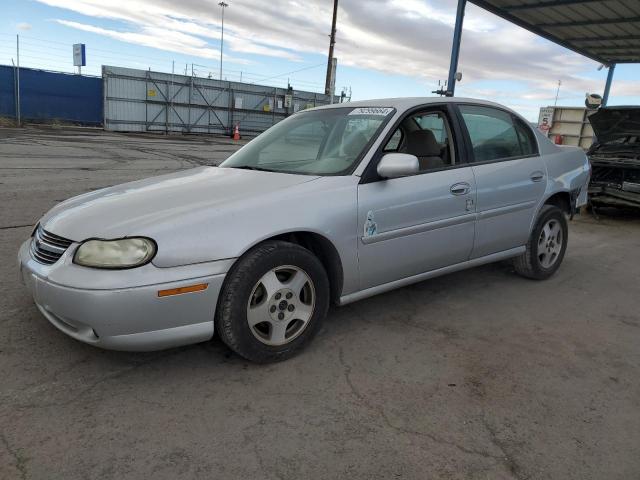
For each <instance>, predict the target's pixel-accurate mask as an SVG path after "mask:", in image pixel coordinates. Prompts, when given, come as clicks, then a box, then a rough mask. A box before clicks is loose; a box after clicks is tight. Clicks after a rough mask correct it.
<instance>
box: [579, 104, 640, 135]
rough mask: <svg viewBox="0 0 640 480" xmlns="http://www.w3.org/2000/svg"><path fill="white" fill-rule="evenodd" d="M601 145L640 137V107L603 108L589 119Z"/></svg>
mask: <svg viewBox="0 0 640 480" xmlns="http://www.w3.org/2000/svg"><path fill="white" fill-rule="evenodd" d="M589 122H591V125H592V126H593V131H594V132H595V134H596V137H598V142H599V143H605V142H610V141H612V140H615V139H618V138H624V137H628V136H633V135H640V107H607V108H601V109H600V110H598V111H597V112H596V113H594V114H593V115H591V116H590V117H589Z"/></svg>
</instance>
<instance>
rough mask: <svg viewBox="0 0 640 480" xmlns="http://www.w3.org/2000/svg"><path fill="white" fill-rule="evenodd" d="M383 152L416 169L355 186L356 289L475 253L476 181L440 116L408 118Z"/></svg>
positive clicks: (439, 113)
mask: <svg viewBox="0 0 640 480" xmlns="http://www.w3.org/2000/svg"><path fill="white" fill-rule="evenodd" d="M384 150H385V151H387V152H389V151H395V152H402V153H409V154H413V155H416V156H417V157H418V160H419V162H420V165H421V171H420V174H417V175H413V176H410V177H403V178H394V179H386V180H385V179H377V180H375V179H374V180H373V181H370V182H368V183H362V184H360V185H359V186H358V228H359V230H360V231H359V233H358V261H359V266H360V288H361V289H366V288H370V287H374V286H377V285H382V284H385V283H388V282H392V281H394V280H399V279H402V278H405V277H410V276H413V275H417V274H420V273H424V272H428V271H430V270H435V269H438V268H441V267H445V266H448V265H452V264H456V263H460V262H464V261H466V260H467V259H468V258H469V255H470V254H471V249H472V247H473V237H474V228H475V226H474V224H475V192H476V186H475V180H474V176H473V171H472V167H471V166H469V165H466V164H462V163H460V161H459V160H458V159H457V158H456V157H457V156H456V148H455V142H454V141H453V138H452V130H451V128H450V122H449V119H448V116H447V114H446V111H444V110H442V111H430V110H428V111H425V112H419V113H417V114H412V115H409V116H408V117H407V118H406V119H405V120H403V121H402V123H401V124H400V126H399V127H398V130H397V132H396V133H394V134H393V135H392V136H391V139H390V141H389V143H388V144H387V146H386V147H385V149H384ZM383 153H384V152H383Z"/></svg>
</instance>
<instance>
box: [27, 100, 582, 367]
mask: <svg viewBox="0 0 640 480" xmlns="http://www.w3.org/2000/svg"><path fill="white" fill-rule="evenodd" d="M589 174H590V170H589V164H588V162H587V159H586V157H585V154H584V152H582V151H581V150H580V149H578V148H572V147H558V146H555V145H553V144H552V143H551V142H550V141H549V140H548V139H547V138H545V137H544V136H542V135H541V134H540V133H538V132H537V131H534V130H533V129H532V128H531V127H530V126H529V124H528V123H527V122H526V121H525V120H524V119H523V118H521V117H520V116H519V115H518V114H516V113H515V112H513V111H511V110H509V109H507V108H505V107H502V106H500V105H496V104H493V103H489V102H482V101H477V100H469V99H447V98H405V99H386V100H375V101H368V102H354V103H348V104H339V105H333V106H329V107H322V108H318V109H311V110H307V111H303V112H299V113H297V114H295V115H292V116H291V117H289V118H287V119H286V120H284V121H282V122H280V123H279V124H277V125H275V126H274V127H272V128H271V129H269V130H268V131H267V132H265V133H263V134H262V135H260V136H259V137H257V138H256V139H254V140H253V141H251V142H250V143H248V144H247V145H246V146H245V147H243V148H242V149H240V150H239V151H237V152H236V153H235V154H233V155H232V156H231V157H230V158H228V159H227V160H226V161H225V162H224V163H223V164H222V165H220V167H202V168H196V169H193V170H187V171H183V172H180V173H176V174H171V175H164V176H160V177H155V178H151V179H147V180H142V181H137V182H132V183H127V184H124V185H120V186H115V187H110V188H106V189H103V190H98V191H95V192H91V193H87V194H85V195H80V196H78V197H75V198H71V199H70V200H67V201H65V202H62V203H61V204H59V205H57V206H56V207H54V208H53V209H52V210H51V211H50V212H48V213H47V214H46V215H45V216H44V217H43V218H42V219H41V220H40V221H39V223H38V224H37V226H36V228H35V229H34V231H33V234H32V236H31V238H29V239H27V240H26V241H25V242H24V244H23V245H22V247H21V249H20V252H19V265H20V272H21V278H22V280H23V281H24V283H25V285H26V286H27V287H28V289H29V290H30V291H31V293H32V295H33V298H34V301H35V304H36V306H37V308H38V309H39V310H40V311H41V312H42V314H43V315H44V316H45V317H46V318H47V319H48V320H49V321H50V322H51V323H52V324H53V325H55V326H56V327H57V328H58V329H59V330H61V331H62V332H64V333H66V334H67V335H69V336H71V337H73V338H75V339H77V340H80V341H82V342H86V343H90V344H93V345H96V346H99V347H104V348H111V349H119V350H154V349H162V348H168V347H174V346H178V345H184V344H189V343H195V342H202V341H206V340H209V339H210V338H211V337H212V336H213V333H214V330H216V331H217V333H218V335H219V337H220V338H221V339H222V341H224V342H225V343H226V344H227V345H228V346H229V347H230V348H231V349H233V350H234V351H235V352H237V353H238V354H240V355H242V356H243V357H245V358H248V359H250V360H253V361H256V362H268V361H275V360H281V359H285V358H288V357H289V356H291V355H293V354H294V353H295V352H297V351H299V350H300V349H301V348H302V347H303V346H304V345H305V344H306V343H307V342H308V341H309V340H311V339H312V338H313V336H314V335H315V334H316V332H317V331H318V329H319V328H320V326H321V323H322V320H323V318H324V317H325V316H326V314H327V310H328V307H329V305H330V303H332V302H333V303H335V304H339V305H343V304H346V303H349V302H353V301H355V300H359V299H362V298H365V297H368V296H371V295H375V294H377V293H381V292H384V291H387V290H390V289H393V288H397V287H401V286H404V285H407V284H410V283H413V282H418V281H422V280H425V279H427V278H431V277H435V276H437V275H442V274H445V273H448V272H453V271H456V270H460V269H464V268H468V267H473V266H476V265H480V264H484V263H488V262H494V261H498V260H504V259H512V261H513V264H514V266H515V269H516V271H517V272H518V273H520V274H521V275H524V276H527V277H529V278H534V279H545V278H548V277H549V276H550V275H552V274H553V273H554V272H555V271H556V270H557V268H558V267H559V266H560V263H561V262H562V258H563V256H564V253H565V249H566V247H567V233H568V232H567V217H568V216H570V215H572V214H573V213H574V212H575V210H576V209H577V208H578V207H580V206H581V205H583V204H585V203H586V185H587V183H588V177H589Z"/></svg>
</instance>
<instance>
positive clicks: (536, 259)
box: [513, 205, 569, 280]
mask: <svg viewBox="0 0 640 480" xmlns="http://www.w3.org/2000/svg"><path fill="white" fill-rule="evenodd" d="M545 227H546V229H545ZM568 232H569V228H568V226H567V217H566V216H565V214H564V212H563V211H562V210H561V209H559V208H558V207H556V206H554V205H544V206H543V207H542V209H541V210H540V214H539V215H538V219H537V220H536V224H535V226H534V227H533V230H532V232H531V236H530V237H529V241H528V242H527V250H526V251H525V252H524V253H523V254H522V255H520V256H519V257H516V258H514V259H513V266H514V268H515V270H516V273H518V275H521V276H523V277H526V278H531V279H533V280H546V279H547V278H549V277H550V276H551V275H553V274H554V273H555V272H556V270H558V268H559V267H560V264H561V263H562V260H563V259H564V254H565V251H566V250H567V240H568V236H569V235H568Z"/></svg>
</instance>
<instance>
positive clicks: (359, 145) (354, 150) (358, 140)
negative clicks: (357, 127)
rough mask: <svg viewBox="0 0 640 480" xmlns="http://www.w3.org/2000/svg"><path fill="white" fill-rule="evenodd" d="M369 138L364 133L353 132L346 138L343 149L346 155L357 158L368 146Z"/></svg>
mask: <svg viewBox="0 0 640 480" xmlns="http://www.w3.org/2000/svg"><path fill="white" fill-rule="evenodd" d="M367 142H368V140H367V137H365V136H364V134H363V133H362V132H358V131H356V132H353V133H351V134H350V135H349V136H348V137H347V138H345V143H344V146H343V147H342V148H343V150H344V153H345V154H346V155H347V156H349V157H357V156H358V155H360V152H361V151H362V149H363V148H364V146H365V145H366V144H367Z"/></svg>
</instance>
